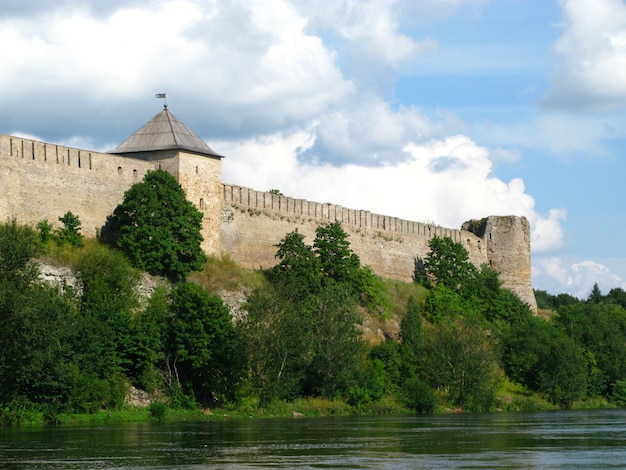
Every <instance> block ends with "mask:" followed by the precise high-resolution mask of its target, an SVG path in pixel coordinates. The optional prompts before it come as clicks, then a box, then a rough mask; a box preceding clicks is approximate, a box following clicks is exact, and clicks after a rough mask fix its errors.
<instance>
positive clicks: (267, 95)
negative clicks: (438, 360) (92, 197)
mask: <svg viewBox="0 0 626 470" xmlns="http://www.w3.org/2000/svg"><path fill="white" fill-rule="evenodd" d="M0 64H1V65H0V133H3V134H10V135H19V136H24V137H29V138H34V139H37V140H42V141H45V142H52V143H58V144H63V145H70V146H74V147H78V148H84V149H89V150H96V151H107V150H111V149H113V148H114V147H116V146H117V145H118V144H120V143H121V142H123V141H124V140H125V139H126V138H127V137H128V136H130V135H131V134H132V133H133V132H134V131H135V130H137V129H139V128H140V127H141V126H143V124H145V123H146V122H147V121H148V120H149V119H151V118H152V117H153V116H154V115H156V114H158V113H159V112H160V111H161V109H162V106H163V100H160V99H155V98H154V95H155V94H156V93H166V94H167V105H168V109H169V110H170V111H171V112H172V113H173V114H174V115H176V117H178V118H179V119H180V120H181V121H183V122H184V123H185V124H186V125H187V127H189V128H190V129H192V130H193V131H194V132H195V133H196V134H197V135H198V136H199V137H201V138H202V139H203V140H204V141H206V142H207V143H208V144H209V145H210V146H211V147H212V148H213V149H214V150H215V151H217V152H219V153H220V154H223V155H225V156H226V158H225V159H224V160H223V162H222V180H223V181H224V182H227V183H231V184H238V185H243V186H248V187H252V188H254V189H257V190H263V191H266V190H270V189H278V190H279V191H281V192H282V193H284V194H285V195H288V196H291V197H295V198H303V199H308V200H311V201H316V202H333V203H335V204H340V205H343V206H345V207H349V208H353V209H363V210H370V211H372V212H374V213H378V214H384V215H390V216H396V217H401V218H404V219H408V220H414V221H420V222H427V223H434V224H438V225H442V226H444V227H450V228H460V226H461V224H462V223H463V222H464V221H467V220H470V219H478V218H482V217H486V216H489V215H520V216H525V217H527V218H528V220H529V221H530V224H531V251H532V278H533V286H534V287H535V289H540V290H546V291H548V292H549V293H552V294H555V295H556V294H560V293H568V294H571V295H574V296H577V297H579V298H586V297H587V295H588V294H589V292H590V290H591V288H592V286H593V284H594V283H597V284H598V285H599V287H600V289H601V291H602V292H603V293H608V291H609V290H610V289H612V288H618V287H619V288H624V289H626V243H624V234H626V210H624V202H625V201H626V197H625V196H626V184H624V179H625V178H626V156H625V155H623V149H624V148H625V144H626V3H625V2H624V1H622V0H107V1H106V2H104V1H101V0H57V1H55V2H50V1H49V0H0Z"/></svg>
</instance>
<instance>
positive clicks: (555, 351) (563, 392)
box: [503, 316, 589, 407]
mask: <svg viewBox="0 0 626 470" xmlns="http://www.w3.org/2000/svg"><path fill="white" fill-rule="evenodd" d="M503 364H504V367H505V370H506V371H507V374H508V375H509V377H511V379H513V380H514V381H515V382H518V383H521V384H523V385H525V386H527V387H528V388H529V389H530V390H533V391H536V392H542V393H544V394H546V396H547V397H548V398H549V399H550V400H551V401H552V402H553V403H555V404H558V405H560V406H562V407H568V406H570V405H571V404H572V402H573V401H574V400H576V399H578V398H582V397H584V396H585V395H586V393H587V380H588V374H589V365H588V362H587V358H586V356H585V355H584V353H583V350H582V348H581V347H580V345H579V344H577V343H576V342H575V341H574V340H573V339H572V338H570V337H568V336H567V335H566V334H565V332H564V331H563V330H561V329H559V328H557V327H556V326H555V325H554V324H552V323H550V322H548V321H547V320H544V319H543V318H541V317H535V316H528V317H525V318H523V319H521V320H520V321H516V322H514V323H513V324H512V325H511V328H510V329H509V330H508V332H507V334H506V336H505V338H504V354H503Z"/></svg>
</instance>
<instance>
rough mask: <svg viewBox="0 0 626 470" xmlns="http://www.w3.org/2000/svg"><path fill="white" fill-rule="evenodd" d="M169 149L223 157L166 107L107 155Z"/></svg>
mask: <svg viewBox="0 0 626 470" xmlns="http://www.w3.org/2000/svg"><path fill="white" fill-rule="evenodd" d="M170 149H174V150H187V151H189V152H195V153H199V154H202V155H210V156H212V157H220V158H222V157H223V155H220V154H219V153H217V152H215V151H214V150H213V149H212V148H211V147H209V146H208V145H207V144H206V143H204V141H203V140H202V139H201V138H200V137H198V136H197V135H196V134H194V133H193V132H192V131H190V130H189V128H188V127H187V126H185V125H184V124H183V123H182V122H181V121H179V120H178V118H177V117H176V116H174V115H173V114H172V113H171V112H169V110H168V109H167V106H165V107H164V108H163V111H161V112H160V113H159V114H157V115H156V116H154V117H153V118H152V119H150V120H149V121H148V122H147V123H146V125H145V126H143V127H142V128H141V129H139V130H138V131H137V132H135V133H134V134H133V135H131V136H130V137H129V138H128V139H126V140H125V141H124V142H123V143H121V144H120V145H118V146H117V147H116V148H114V149H113V150H111V151H109V153H116V154H126V153H135V152H154V151H156V150H170Z"/></svg>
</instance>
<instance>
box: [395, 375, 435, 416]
mask: <svg viewBox="0 0 626 470" xmlns="http://www.w3.org/2000/svg"><path fill="white" fill-rule="evenodd" d="M403 393H404V397H405V403H406V406H407V407H408V408H410V409H412V410H415V411H416V412H417V413H432V412H433V411H435V407H436V406H437V397H436V396H435V392H434V391H433V389H431V388H430V387H429V386H428V384H427V383H426V382H424V381H422V380H420V379H419V377H411V378H410V379H408V380H407V381H406V382H405V383H404V388H403Z"/></svg>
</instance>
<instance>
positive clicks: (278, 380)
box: [0, 213, 626, 423]
mask: <svg viewBox="0 0 626 470" xmlns="http://www.w3.org/2000/svg"><path fill="white" fill-rule="evenodd" d="M62 222H63V223H64V228H65V229H66V231H65V232H63V230H53V229H52V227H51V226H50V224H48V223H47V222H45V221H42V222H41V223H40V224H38V226H37V230H38V231H35V230H33V229H31V228H29V227H24V226H21V225H19V224H17V223H16V222H15V221H8V222H6V223H5V224H1V225H0V422H5V423H8V422H14V421H16V420H19V410H22V409H24V408H25V407H31V408H37V409H40V410H43V411H44V412H45V416H47V417H48V418H47V419H49V420H50V422H55V421H54V417H55V416H56V414H57V413H60V412H64V411H70V412H94V411H97V410H99V409H103V408H105V409H106V408H108V409H112V408H120V407H122V406H123V405H124V400H125V397H126V396H127V394H128V390H129V387H130V386H131V385H133V386H135V387H137V388H139V389H142V390H145V391H147V392H149V393H152V394H155V396H160V397H161V401H159V402H156V403H155V404H154V406H152V407H151V408H150V413H151V414H152V415H153V416H155V419H157V418H158V419H162V418H163V416H164V412H165V411H164V408H163V402H165V403H167V404H168V406H178V407H198V406H207V405H212V404H215V403H226V402H230V403H235V402H237V401H238V400H240V399H242V398H243V397H255V398H257V399H258V404H259V406H260V407H262V408H264V407H267V406H270V405H271V404H272V402H275V401H276V400H286V401H292V400H295V399H297V398H300V397H323V398H327V399H341V400H343V401H344V402H345V403H347V404H349V405H350V406H351V407H352V409H353V410H356V411H366V410H385V409H386V408H385V406H386V405H383V403H389V401H391V402H394V403H396V404H398V406H402V407H405V408H406V409H411V410H414V411H415V412H418V413H430V412H433V411H435V410H436V409H437V407H439V406H441V405H445V406H449V407H457V408H459V409H464V410H473V411H485V410H491V409H494V408H495V407H496V406H507V407H510V408H515V406H518V408H519V407H523V406H527V405H523V404H518V405H513V404H511V403H508V404H507V403H506V402H503V401H499V400H500V399H499V396H500V395H501V392H502V387H503V386H504V385H503V384H507V383H508V384H511V383H512V384H515V386H516V387H519V388H520V389H521V390H523V391H524V393H525V394H526V395H528V394H531V393H534V394H535V395H536V396H538V397H543V399H545V400H547V401H548V402H550V403H552V404H553V405H554V406H555V407H562V408H567V407H571V406H573V405H574V404H575V403H576V402H577V401H579V400H583V399H593V398H602V399H608V400H610V401H611V402H612V403H614V404H615V405H617V406H625V405H626V292H624V291H623V290H622V289H613V290H611V291H610V292H609V293H608V294H606V295H603V294H602V292H601V291H600V289H599V288H598V286H597V285H596V286H594V288H593V289H592V291H591V294H590V295H589V298H587V299H584V300H579V299H577V298H575V297H572V296H569V295H566V294H561V295H557V296H552V295H550V294H548V293H546V292H543V291H538V292H537V293H536V294H537V300H538V304H539V305H540V308H541V309H542V310H541V313H542V315H533V314H532V312H530V310H529V308H528V306H527V305H526V304H524V303H523V302H522V301H520V300H519V299H518V298H517V297H516V296H515V295H514V294H512V293H511V292H510V291H508V290H505V289H503V288H502V287H501V281H500V280H499V278H498V274H497V273H496V272H495V271H493V270H492V269H490V268H489V267H488V266H481V267H476V266H473V265H472V264H471V263H470V262H469V260H468V256H467V252H466V251H465V250H464V248H463V247H462V245H460V244H458V243H454V242H453V241H452V240H450V239H441V238H433V239H432V240H431V241H430V252H429V254H428V255H427V256H426V257H425V258H424V259H423V260H419V261H420V262H419V263H416V265H418V266H420V270H416V280H418V281H419V282H421V283H423V284H424V285H426V286H427V287H428V289H427V290H426V291H425V292H426V294H425V295H422V294H420V296H419V297H415V296H413V295H409V296H407V297H405V302H406V303H405V304H403V305H402V307H401V310H402V312H401V313H400V315H399V318H398V320H399V332H398V334H397V336H395V337H389V338H387V339H386V340H385V341H382V342H377V343H370V342H366V341H365V340H364V338H363V334H362V333H363V319H364V318H366V317H369V318H370V321H371V320H372V319H375V320H376V321H378V322H385V321H386V320H388V319H389V318H390V316H389V315H390V313H389V312H390V310H391V309H390V306H391V298H392V295H391V292H390V290H389V289H388V287H387V286H388V284H386V283H384V282H383V281H382V280H381V279H379V278H377V277H376V276H375V275H374V274H373V272H372V270H371V269H370V268H369V267H367V266H362V265H361V262H360V259H359V257H358V256H357V255H356V254H355V253H354V252H353V251H352V250H351V248H350V244H349V242H348V240H347V234H346V233H345V232H344V231H343V229H342V227H341V225H340V224H337V223H334V224H329V225H326V226H321V227H318V230H317V232H316V237H315V239H314V240H313V242H312V244H311V245H308V244H307V243H305V237H304V236H303V235H302V234H300V233H298V232H297V231H294V232H291V233H288V234H286V235H285V237H284V238H283V239H282V240H281V242H280V243H279V244H278V245H277V247H276V248H277V251H276V257H277V259H278V263H277V264H276V266H275V267H274V268H272V269H270V270H268V271H266V272H264V273H263V274H264V275H265V278H266V281H267V282H265V283H260V284H258V285H257V287H256V288H255V289H254V290H252V291H251V292H250V293H249V295H248V297H247V302H246V314H245V315H244V316H243V317H242V318H239V320H238V321H233V319H232V318H231V315H230V312H229V310H228V308H227V307H226V306H225V305H224V303H223V302H222V300H220V298H218V297H217V296H215V295H212V294H211V293H210V292H209V291H207V289H205V288H203V287H200V285H198V284H195V283H191V282H171V283H168V284H165V285H163V286H161V287H158V288H156V289H155V290H154V291H153V293H152V294H151V295H150V296H149V298H144V299H143V300H142V299H140V298H139V297H138V289H137V285H138V282H139V278H140V272H139V271H138V270H137V269H136V268H135V267H133V264H132V263H131V262H130V261H129V258H127V257H126V256H124V254H123V253H122V252H120V251H117V250H112V249H110V248H109V247H108V246H106V245H102V244H98V243H96V242H94V241H88V242H85V243H83V240H82V238H81V237H80V236H79V235H80V231H79V229H80V221H79V220H78V218H76V217H75V216H73V215H72V214H71V213H67V214H66V215H65V216H64V217H63V220H62ZM155 236H157V235H155ZM165 236H166V237H169V235H165ZM71 240H80V242H81V243H73V242H71ZM81 245H84V246H81ZM53 246H54V247H60V248H56V249H64V250H69V252H71V258H72V260H73V261H72V263H73V266H74V268H75V272H76V273H77V275H78V277H79V281H80V282H79V285H78V286H77V287H76V288H73V289H72V288H69V287H67V286H52V285H50V284H47V283H44V282H42V281H40V279H39V277H38V269H37V264H36V263H35V262H34V260H35V259H36V258H37V257H38V256H40V255H41V254H42V253H44V252H45V251H46V250H50V249H51V247H53ZM130 258H132V257H130ZM194 266H196V268H197V265H194ZM170 277H173V278H178V279H181V278H182V277H184V276H182V274H181V273H180V272H179V275H177V276H170ZM420 289H421V290H420V292H421V291H422V290H423V288H420ZM394 308H396V310H395V311H396V312H397V311H398V309H397V306H394Z"/></svg>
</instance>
